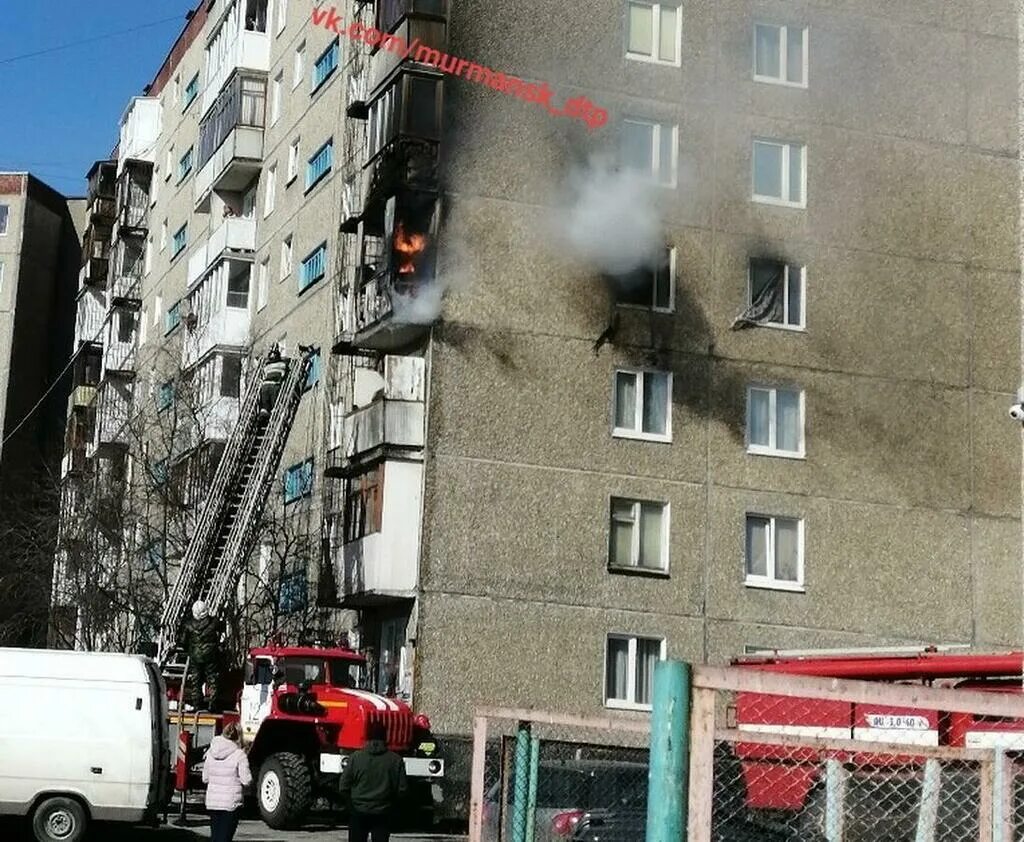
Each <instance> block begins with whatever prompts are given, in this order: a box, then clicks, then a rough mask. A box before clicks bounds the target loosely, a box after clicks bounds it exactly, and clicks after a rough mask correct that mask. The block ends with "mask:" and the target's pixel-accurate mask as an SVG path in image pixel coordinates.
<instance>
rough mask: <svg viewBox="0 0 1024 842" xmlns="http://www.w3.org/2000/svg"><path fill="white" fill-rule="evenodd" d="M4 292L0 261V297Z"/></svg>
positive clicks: (2, 271) (0, 262)
mask: <svg viewBox="0 0 1024 842" xmlns="http://www.w3.org/2000/svg"><path fill="white" fill-rule="evenodd" d="M3 291H4V262H3V261H2V260H0V295H2V294H3Z"/></svg>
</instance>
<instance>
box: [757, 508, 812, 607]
mask: <svg viewBox="0 0 1024 842" xmlns="http://www.w3.org/2000/svg"><path fill="white" fill-rule="evenodd" d="M751 518H758V519H760V520H767V521H768V532H769V536H768V558H767V559H766V562H767V570H768V572H767V574H766V575H764V576H758V575H755V574H752V573H750V543H749V541H748V540H747V536H748V534H749V524H750V519H751ZM778 520H788V521H793V522H794V523H796V525H797V542H796V546H797V551H796V569H797V579H796V581H790V580H788V579H779V578H777V577H776V575H775V569H776V558H775V556H776V550H777V546H776V544H777V541H776V537H775V529H776V527H775V524H776V521H778ZM805 546H806V540H805V529H804V519H803V518H802V517H793V516H791V515H769V514H765V513H763V512H761V511H748V512H746V513H744V516H743V584H744V585H745V586H746V587H748V588H759V589H762V590H772V591H789V592H792V593H806V592H807V584H806V578H805V576H806V574H805V569H804V547H805Z"/></svg>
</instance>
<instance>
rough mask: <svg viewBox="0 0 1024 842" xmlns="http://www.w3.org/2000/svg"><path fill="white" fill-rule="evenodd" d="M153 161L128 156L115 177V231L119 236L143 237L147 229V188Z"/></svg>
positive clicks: (151, 178)
mask: <svg viewBox="0 0 1024 842" xmlns="http://www.w3.org/2000/svg"><path fill="white" fill-rule="evenodd" d="M152 182H153V162H152V161H143V160H140V159H138V158H129V159H128V160H126V161H125V162H124V167H123V169H122V170H121V174H120V175H119V176H118V179H117V232H118V236H120V237H126V236H127V237H144V236H145V235H146V233H147V231H148V230H149V190H150V187H151V186H152Z"/></svg>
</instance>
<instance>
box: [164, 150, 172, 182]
mask: <svg viewBox="0 0 1024 842" xmlns="http://www.w3.org/2000/svg"><path fill="white" fill-rule="evenodd" d="M173 171H174V144H173V143H172V144H171V145H170V146H168V147H167V154H166V155H164V181H170V178H171V173H172V172H173Z"/></svg>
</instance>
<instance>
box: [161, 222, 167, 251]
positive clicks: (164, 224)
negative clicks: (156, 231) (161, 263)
mask: <svg viewBox="0 0 1024 842" xmlns="http://www.w3.org/2000/svg"><path fill="white" fill-rule="evenodd" d="M165 248H167V220H166V219H165V220H164V221H163V222H161V223H160V251H163V250H164V249H165Z"/></svg>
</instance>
